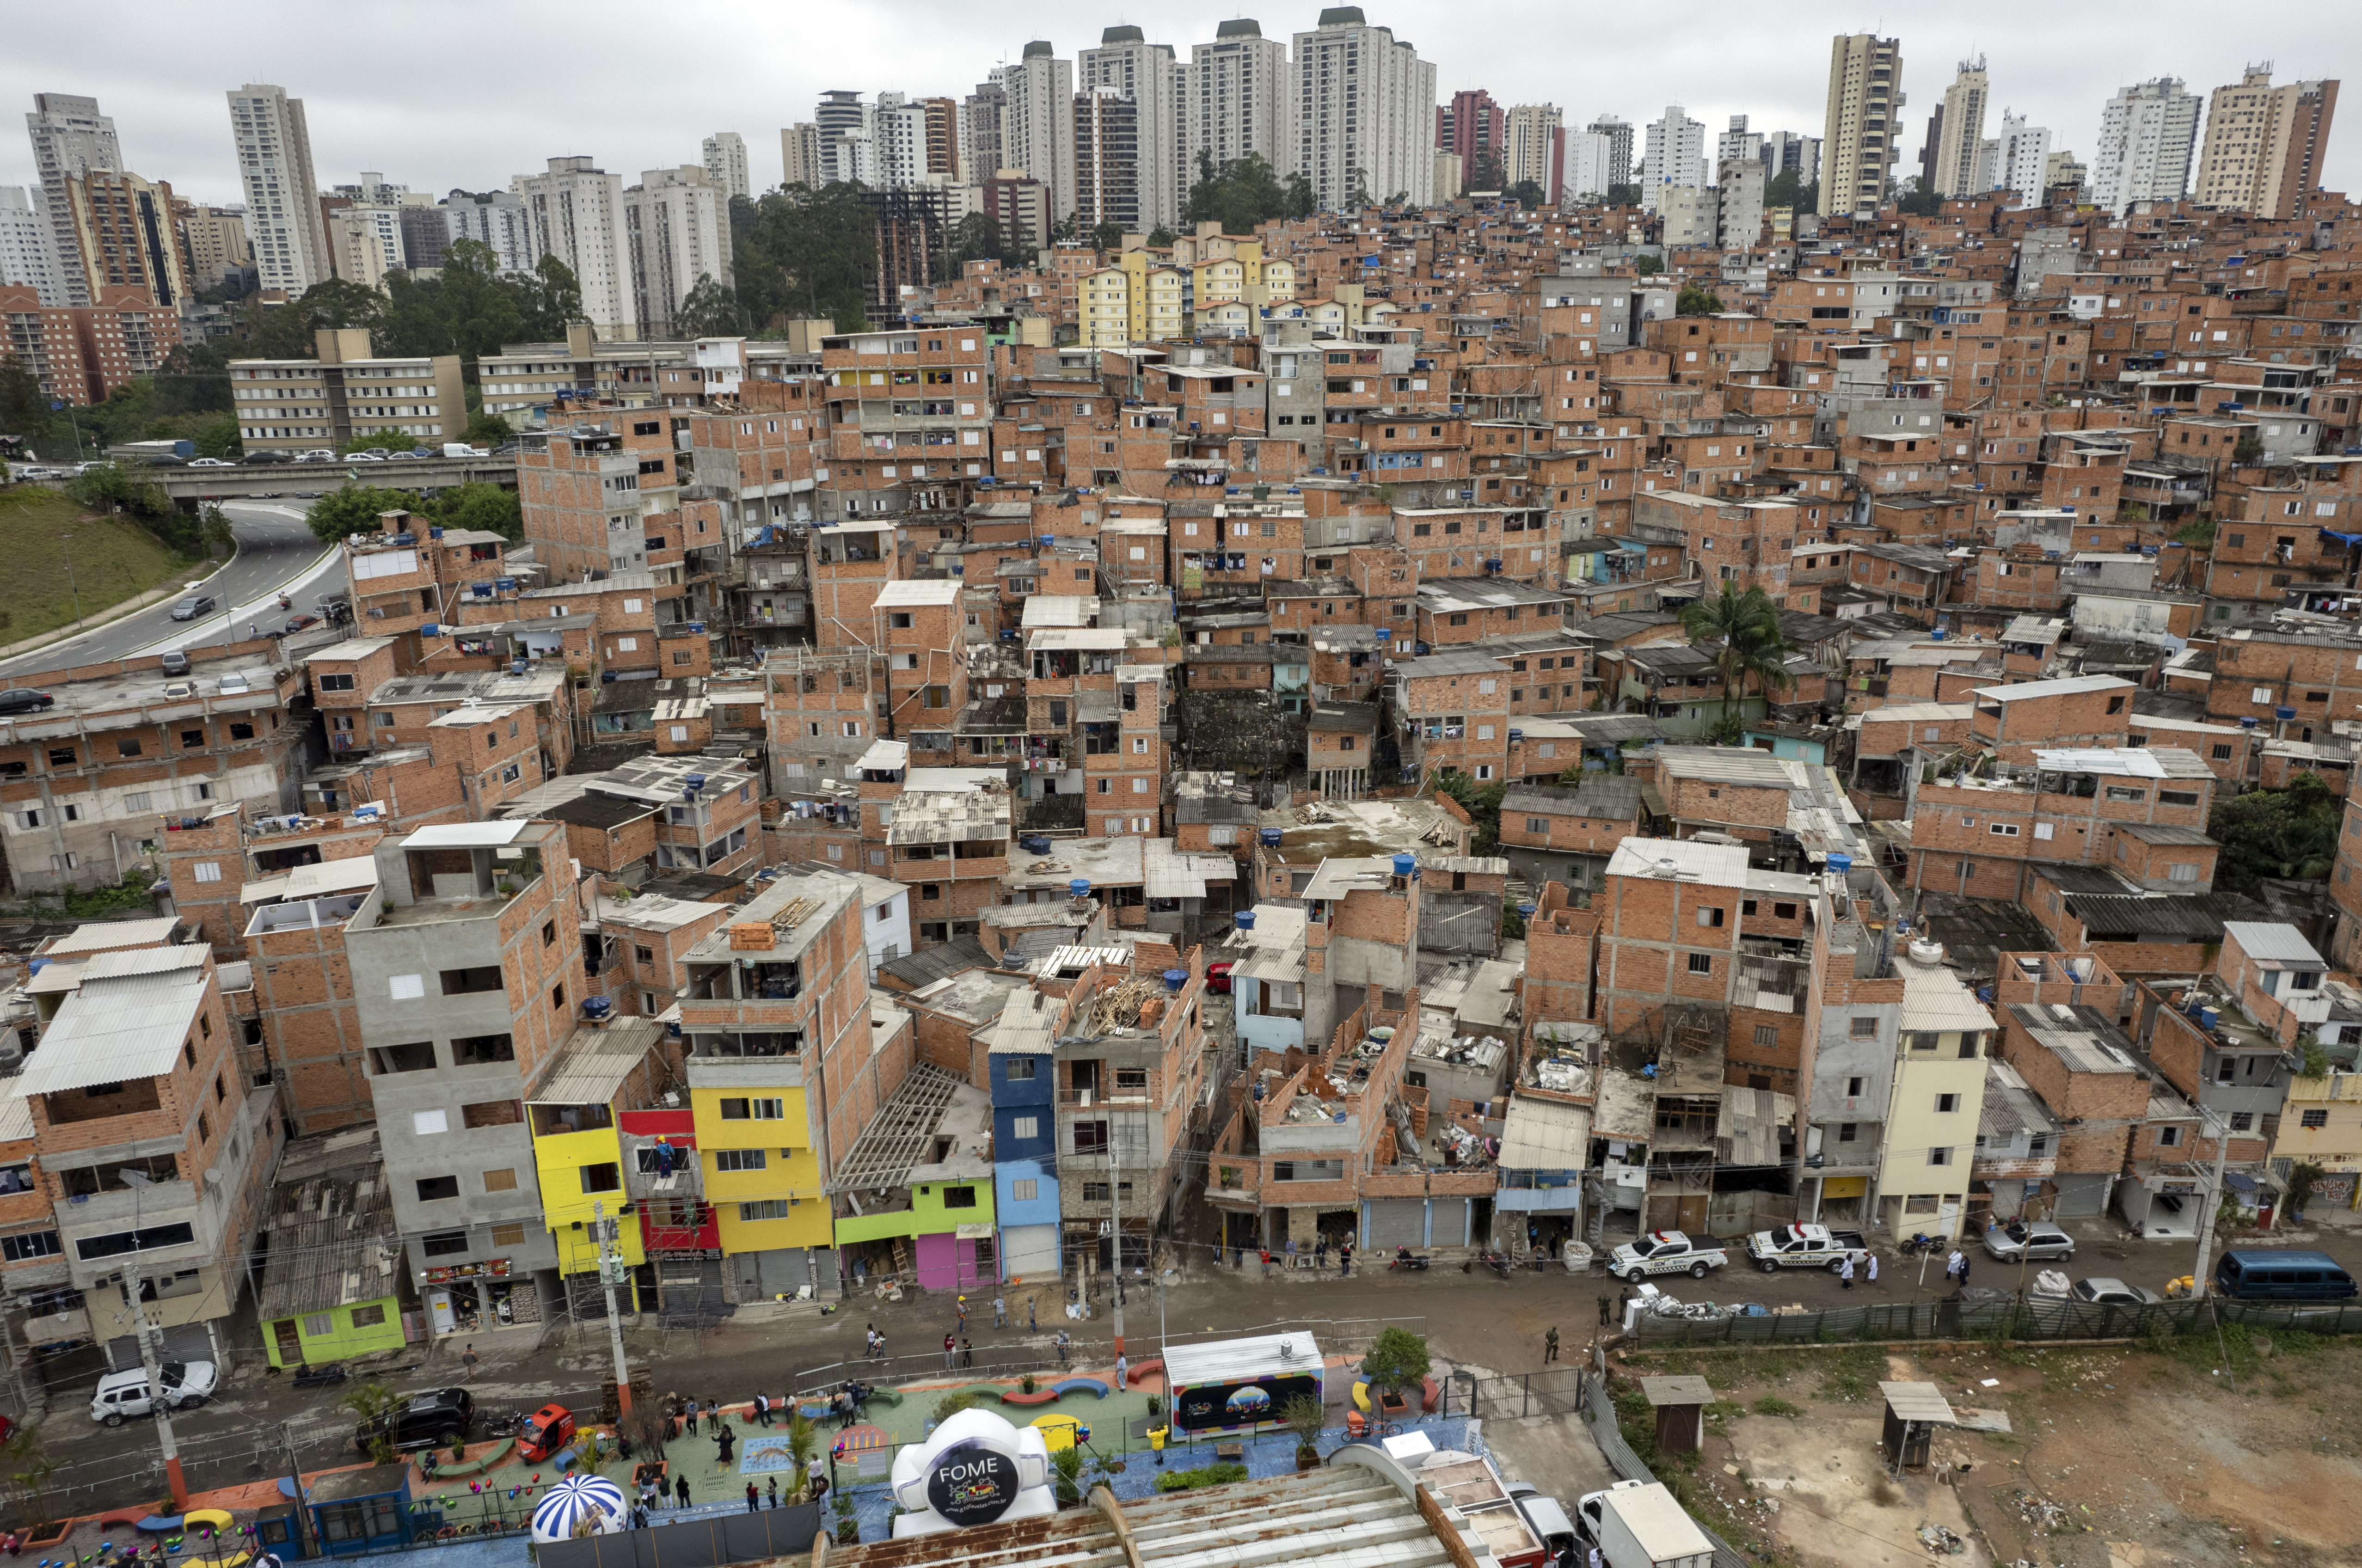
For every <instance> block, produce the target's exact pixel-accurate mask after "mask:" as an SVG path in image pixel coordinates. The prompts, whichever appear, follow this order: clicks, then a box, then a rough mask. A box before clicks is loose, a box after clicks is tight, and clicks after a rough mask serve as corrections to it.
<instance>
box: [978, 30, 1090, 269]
mask: <svg viewBox="0 0 2362 1568" xmlns="http://www.w3.org/2000/svg"><path fill="white" fill-rule="evenodd" d="M1000 85H1001V90H1002V91H1003V92H1004V93H1005V94H1008V102H1007V103H1006V105H1004V106H1003V107H1002V110H1001V132H1000V134H1001V148H1000V158H1001V166H1002V167H1003V168H1007V169H1022V170H1023V171H1025V172H1027V173H1028V174H1031V175H1032V176H1033V178H1035V179H1036V180H1039V181H1041V182H1042V183H1043V186H1044V187H1045V188H1046V189H1047V190H1048V191H1049V194H1050V221H1051V222H1052V223H1060V222H1063V221H1065V218H1066V217H1067V215H1069V214H1071V213H1073V211H1074V210H1075V62H1074V61H1071V60H1060V59H1058V58H1056V53H1055V51H1054V50H1053V49H1052V48H1051V47H1050V45H1049V44H1047V43H1044V42H1043V41H1041V40H1039V39H1036V40H1035V41H1033V42H1032V43H1029V44H1027V45H1026V46H1025V52H1024V54H1023V56H1022V57H1021V58H1020V59H1019V61H1018V62H1017V63H1016V64H1015V65H1011V66H1009V67H1007V68H1005V69H1004V70H1003V71H1002V72H1001V76H1000ZM991 172H998V171H991ZM987 177H989V175H988V176H987Z"/></svg>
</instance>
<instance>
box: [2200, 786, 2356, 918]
mask: <svg viewBox="0 0 2362 1568" xmlns="http://www.w3.org/2000/svg"><path fill="white" fill-rule="evenodd" d="M2337 817H2338V812H2337V798H2336V796H2335V795H2334V794H2332V793H2331V792H2330V789H2329V786H2328V785H2326V784H2324V783H2323V782H2322V780H2321V778H2320V776H2319V775H2317V774H2312V773H2300V774H2298V775H2296V777H2295V778H2292V779H2290V782H2289V787H2288V788H2287V789H2285V790H2253V791H2251V792H2249V793H2247V794H2245V795H2234V796H2232V797H2230V798H2229V799H2227V800H2222V799H2218V800H2217V801H2215V802H2214V810H2213V812H2212V813H2211V814H2210V815H2209V816H2208V818H2207V822H2206V833H2207V836H2208V837H2210V838H2212V839H2213V840H2214V842H2215V843H2217V844H2219V845H2222V846H2223V855H2222V859H2221V861H2220V863H2219V864H2218V866H2217V867H2216V870H2215V874H2214V879H2215V883H2216V885H2217V886H2219V887H2221V888H2223V889H2225V890H2227V891H2230V892H2234V893H2248V892H2253V891H2254V890H2255V889H2256V885H2257V883H2259V882H2261V881H2264V880H2265V879H2266V878H2279V879H2286V880H2290V881H2297V882H2323V881H2326V880H2328V878H2329V872H2330V867H2332V866H2333V865H2334V864H2335V862H2336V858H2337Z"/></svg>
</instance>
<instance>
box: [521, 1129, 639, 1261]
mask: <svg viewBox="0 0 2362 1568" xmlns="http://www.w3.org/2000/svg"><path fill="white" fill-rule="evenodd" d="M528 1109H529V1110H530V1111H531V1113H532V1123H533V1168H534V1175H535V1176H536V1177H537V1178H538V1179H539V1180H540V1182H541V1214H542V1220H543V1222H544V1223H546V1224H547V1225H548V1227H549V1232H550V1235H551V1237H552V1238H553V1239H555V1240H556V1242H557V1272H558V1273H559V1274H560V1275H565V1276H568V1277H569V1278H570V1277H571V1276H574V1275H590V1276H592V1278H593V1279H594V1280H595V1279H596V1277H597V1275H598V1273H599V1247H598V1240H597V1235H596V1232H595V1231H594V1230H593V1229H592V1226H591V1220H593V1219H595V1218H598V1217H600V1210H601V1209H602V1206H603V1210H604V1217H605V1218H606V1219H609V1220H624V1206H625V1205H626V1204H628V1203H629V1202H630V1201H631V1198H630V1196H629V1195H628V1194H627V1193H626V1192H625V1191H624V1143H623V1139H622V1137H621V1136H620V1135H619V1134H618V1133H617V1132H616V1128H615V1112H614V1110H613V1107H612V1106H607V1105H586V1104H579V1103H578V1104H564V1105H561V1104H553V1103H550V1102H547V1101H535V1103H534V1104H533V1105H532V1106H530V1107H529V1108H528ZM615 1229H616V1239H617V1240H618V1241H619V1242H621V1243H622V1246H623V1252H624V1264H626V1265H627V1266H629V1267H631V1268H634V1269H636V1268H638V1267H639V1266H640V1264H644V1263H646V1261H647V1254H646V1252H644V1251H643V1250H642V1248H641V1245H640V1227H639V1225H638V1223H637V1222H636V1221H635V1220H624V1223H622V1224H619V1225H618V1226H617V1227H616V1228H615Z"/></svg>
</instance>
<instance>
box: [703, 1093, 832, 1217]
mask: <svg viewBox="0 0 2362 1568" xmlns="http://www.w3.org/2000/svg"><path fill="white" fill-rule="evenodd" d="M802 1079H803V1070H802V1066H801V1065H800V1063H796V1062H794V1061H791V1060H789V1059H785V1058H780V1057H746V1058H743V1059H731V1058H719V1059H716V1058H709V1057H704V1056H692V1057H690V1060H689V1104H690V1113H691V1114H692V1115H693V1116H694V1117H695V1118H696V1122H697V1157H698V1161H699V1163H700V1165H702V1166H703V1169H704V1176H705V1200H706V1202H708V1203H709V1204H711V1205H712V1208H713V1215H714V1220H715V1224H716V1226H717V1229H718V1231H719V1233H720V1240H721V1246H722V1252H723V1256H725V1257H731V1256H735V1255H737V1254H739V1253H767V1252H774V1251H779V1250H782V1249H801V1248H805V1247H811V1248H824V1247H828V1246H830V1245H832V1244H833V1239H832V1237H831V1235H830V1225H829V1204H828V1198H827V1196H826V1194H825V1193H824V1192H823V1191H822V1183H821V1176H820V1159H819V1156H818V1154H817V1153H816V1152H815V1151H814V1150H813V1148H812V1138H811V1120H810V1118H809V1116H808V1115H807V1113H806V1108H805V1104H804V1089H803V1082H802ZM788 1080H792V1081H788Z"/></svg>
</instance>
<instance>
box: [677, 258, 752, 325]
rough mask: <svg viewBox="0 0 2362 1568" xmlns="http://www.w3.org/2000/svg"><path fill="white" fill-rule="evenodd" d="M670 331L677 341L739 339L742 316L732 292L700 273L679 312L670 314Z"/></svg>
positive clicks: (710, 275) (705, 273)
mask: <svg viewBox="0 0 2362 1568" xmlns="http://www.w3.org/2000/svg"><path fill="white" fill-rule="evenodd" d="M672 329H673V333H674V335H675V336H676V337H744V336H745V333H746V313H745V311H744V310H743V309H741V308H740V307H739V304H738V293H737V291H736V290H734V289H730V288H725V287H723V285H722V284H720V283H717V282H714V281H713V275H712V273H710V272H700V273H699V274H698V275H697V282H695V283H694V284H692V285H691V286H690V291H689V293H688V295H687V297H686V298H684V299H683V300H682V301H681V302H680V309H679V310H678V311H676V312H674V313H673V318H672Z"/></svg>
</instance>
